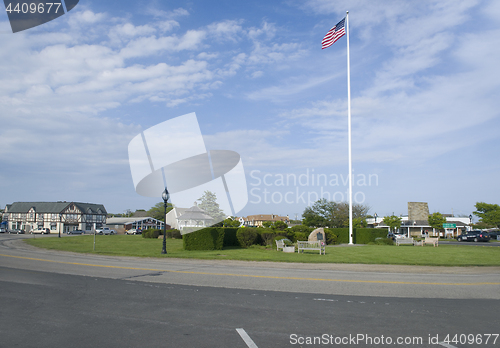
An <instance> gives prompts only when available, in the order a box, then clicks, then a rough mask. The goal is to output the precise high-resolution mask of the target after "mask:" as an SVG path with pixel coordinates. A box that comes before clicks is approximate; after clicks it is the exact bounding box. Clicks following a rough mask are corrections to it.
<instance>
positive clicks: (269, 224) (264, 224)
mask: <svg viewBox="0 0 500 348" xmlns="http://www.w3.org/2000/svg"><path fill="white" fill-rule="evenodd" d="M272 225H273V223H272V222H271V221H264V222H263V223H262V227H264V228H271V226H272Z"/></svg>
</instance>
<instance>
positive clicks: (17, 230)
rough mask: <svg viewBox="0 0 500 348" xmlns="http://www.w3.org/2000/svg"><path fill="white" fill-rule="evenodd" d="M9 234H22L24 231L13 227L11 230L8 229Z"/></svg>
mask: <svg viewBox="0 0 500 348" xmlns="http://www.w3.org/2000/svg"><path fill="white" fill-rule="evenodd" d="M9 234H24V231H23V230H20V229H18V228H15V229H13V230H9Z"/></svg>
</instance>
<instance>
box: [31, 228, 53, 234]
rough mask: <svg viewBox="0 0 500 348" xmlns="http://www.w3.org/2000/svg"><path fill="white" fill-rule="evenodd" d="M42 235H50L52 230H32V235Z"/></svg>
mask: <svg viewBox="0 0 500 348" xmlns="http://www.w3.org/2000/svg"><path fill="white" fill-rule="evenodd" d="M33 233H40V234H49V233H50V230H49V229H48V228H37V229H36V230H31V231H30V234H33Z"/></svg>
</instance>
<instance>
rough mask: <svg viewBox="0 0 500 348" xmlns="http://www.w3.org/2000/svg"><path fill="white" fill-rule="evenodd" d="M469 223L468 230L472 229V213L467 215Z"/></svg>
mask: <svg viewBox="0 0 500 348" xmlns="http://www.w3.org/2000/svg"><path fill="white" fill-rule="evenodd" d="M469 225H470V230H471V231H472V214H471V215H469Z"/></svg>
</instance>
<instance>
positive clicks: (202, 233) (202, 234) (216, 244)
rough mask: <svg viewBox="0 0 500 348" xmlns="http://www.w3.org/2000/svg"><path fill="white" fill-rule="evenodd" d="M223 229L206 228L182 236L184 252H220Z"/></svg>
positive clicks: (222, 242) (222, 243) (222, 244)
mask: <svg viewBox="0 0 500 348" xmlns="http://www.w3.org/2000/svg"><path fill="white" fill-rule="evenodd" d="M224 230H225V229H224V228H219V227H207V228H204V229H201V230H198V231H195V232H191V233H187V234H185V235H183V236H182V242H183V245H184V250H222V247H223V246H224Z"/></svg>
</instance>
